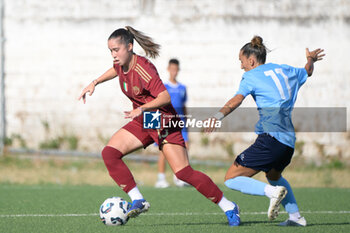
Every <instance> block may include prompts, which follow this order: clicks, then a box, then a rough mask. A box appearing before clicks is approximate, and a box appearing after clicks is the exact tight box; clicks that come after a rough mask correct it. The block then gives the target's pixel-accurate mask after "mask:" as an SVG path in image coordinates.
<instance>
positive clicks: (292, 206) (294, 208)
mask: <svg viewBox="0 0 350 233" xmlns="http://www.w3.org/2000/svg"><path fill="white" fill-rule="evenodd" d="M268 181H269V183H270V184H271V185H273V186H276V185H279V186H284V187H286V189H287V191H288V193H287V195H286V197H285V198H284V199H283V200H282V202H281V204H282V205H283V207H284V209H285V210H286V211H287V212H288V213H289V214H293V213H296V212H299V208H298V205H297V202H296V200H295V197H294V194H293V190H292V188H291V187H290V185H289V183H288V181H287V180H286V179H284V178H283V177H282V176H281V178H279V180H277V181H273V180H269V179H268Z"/></svg>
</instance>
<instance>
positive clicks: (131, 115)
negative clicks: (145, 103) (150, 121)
mask: <svg viewBox="0 0 350 233" xmlns="http://www.w3.org/2000/svg"><path fill="white" fill-rule="evenodd" d="M124 114H125V117H124V118H125V119H128V118H131V119H134V118H135V117H138V116H140V115H141V114H142V109H141V108H135V109H133V110H132V111H124Z"/></svg>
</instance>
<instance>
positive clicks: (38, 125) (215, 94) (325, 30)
mask: <svg viewBox="0 0 350 233" xmlns="http://www.w3.org/2000/svg"><path fill="white" fill-rule="evenodd" d="M4 4H5V17H4V26H5V28H4V34H5V38H6V43H5V73H6V74H5V75H6V76H5V85H6V92H5V95H6V120H7V126H6V127H7V136H8V137H13V143H14V144H13V146H15V147H16V146H17V147H18V146H20V144H21V142H22V144H23V142H25V143H24V144H26V146H28V147H30V148H37V147H38V146H39V144H40V143H42V142H44V141H47V140H49V139H55V138H59V137H69V136H72V137H76V138H77V139H78V140H79V147H78V149H79V150H87V151H99V150H101V148H102V147H103V145H104V143H105V141H106V140H107V139H108V138H109V137H110V136H111V135H112V134H113V133H114V132H115V131H116V130H117V129H118V128H120V127H121V126H123V125H124V124H125V123H126V122H127V120H125V119H124V118H123V111H125V110H129V109H130V108H131V104H130V103H129V101H128V100H127V98H126V97H125V96H123V95H122V93H121V91H120V89H119V86H118V83H117V82H116V80H113V81H110V82H109V83H107V84H103V85H101V86H98V87H97V89H96V92H95V93H94V95H93V97H91V98H88V100H87V104H86V105H84V104H82V103H81V102H78V101H77V97H78V96H79V94H80V92H81V90H82V89H83V88H84V87H85V86H86V85H87V84H89V82H91V81H92V80H93V79H95V78H97V77H98V76H99V75H100V74H101V73H102V72H104V71H105V70H106V69H108V68H109V67H110V66H111V65H112V59H111V56H110V54H109V51H108V49H107V43H106V39H107V37H108V36H109V34H110V33H111V32H112V31H113V30H115V29H117V28H120V27H123V26H125V25H132V26H134V27H135V28H136V29H139V30H141V31H144V32H146V33H147V34H149V35H150V36H152V37H153V38H154V39H155V40H156V42H158V43H160V44H161V45H162V50H161V56H160V58H158V59H156V60H153V62H154V63H155V65H156V66H157V68H158V71H159V73H160V75H161V78H162V79H163V80H166V79H167V71H166V66H167V61H168V60H169V59H170V58H172V57H177V58H178V59H180V62H181V72H180V74H179V81H180V82H182V83H184V84H185V85H187V87H188V96H189V99H188V103H187V105H188V106H189V107H191V106H192V107H194V106H195V107H219V106H222V105H223V104H224V103H225V102H226V101H227V100H228V99H229V98H231V97H232V96H233V95H234V93H235V92H236V90H237V88H238V84H239V81H240V78H241V75H242V74H243V71H242V70H241V69H240V62H239V60H238V52H239V49H240V48H241V47H242V45H244V44H245V43H246V42H249V41H250V39H251V38H252V37H253V36H254V35H260V36H262V37H263V38H264V41H265V43H266V45H267V47H268V48H270V49H271V50H272V52H271V53H269V54H268V60H267V62H276V63H286V64H290V65H293V66H298V67H301V66H303V65H304V64H305V48H306V47H309V48H310V49H315V48H318V47H321V48H324V49H325V51H326V54H327V56H326V58H325V59H324V61H321V62H319V63H316V65H315V66H316V71H315V73H314V76H313V77H312V78H311V79H310V80H309V81H308V82H307V83H306V84H305V85H304V86H303V88H302V89H301V91H300V94H299V97H298V101H297V104H296V106H301V107H346V108H347V115H348V116H349V109H350V108H349V107H350V104H349V101H348V100H349V99H350V91H349V87H350V81H349V77H350V66H349V65H347V63H348V62H347V60H348V55H349V52H350V42H349V38H350V2H349V1H344V0H324V1H318V0H312V1H303V0H297V1H295V0H283V1H269V0H253V1H243V0H237V1H230V0H217V1H212V0H201V1H200V0H197V1H195V0H192V1H191V0H128V1H121V0H120V1H110V0H100V1H94V0H76V1H70V0H59V1H58V0H52V1H41V0H5V1H4ZM136 52H137V53H139V54H141V55H142V54H143V51H142V50H141V49H140V48H139V47H136ZM243 106H246V107H251V106H254V102H253V101H252V99H251V98H249V99H248V100H246V101H245V103H244V105H243ZM325 124H326V122H325ZM347 125H349V117H347ZM347 129H348V132H343V133H300V134H298V135H297V136H298V142H299V144H298V145H299V146H302V153H301V154H303V155H305V156H307V157H308V158H310V159H312V160H316V161H317V160H318V159H319V158H320V156H321V157H322V156H323V157H327V156H338V157H342V158H350V143H349V142H350V134H349V127H347ZM18 135H19V136H18ZM19 138H20V139H19ZM254 138H255V135H254V133H234V134H232V133H230V134H219V133H217V134H213V135H210V136H209V138H207V136H205V135H202V134H200V133H193V134H191V136H190V139H191V140H192V142H193V143H192V146H191V154H194V155H200V156H212V155H217V154H220V155H221V156H223V157H225V156H228V155H232V154H237V153H239V152H240V151H241V150H242V149H244V148H245V147H246V146H248V145H249V144H250V143H251V142H252V141H253V140H254Z"/></svg>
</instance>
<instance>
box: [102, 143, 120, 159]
mask: <svg viewBox="0 0 350 233" xmlns="http://www.w3.org/2000/svg"><path fill="white" fill-rule="evenodd" d="M101 154H102V158H103V160H113V159H121V158H122V157H123V154H122V153H121V152H120V151H119V150H117V149H115V148H114V147H111V146H105V147H104V148H103V150H102V153H101Z"/></svg>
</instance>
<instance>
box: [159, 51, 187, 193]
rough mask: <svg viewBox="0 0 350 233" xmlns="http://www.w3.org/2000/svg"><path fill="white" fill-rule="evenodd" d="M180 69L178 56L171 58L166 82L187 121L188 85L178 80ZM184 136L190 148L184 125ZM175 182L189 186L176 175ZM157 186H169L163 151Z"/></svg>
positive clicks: (160, 157)
mask: <svg viewBox="0 0 350 233" xmlns="http://www.w3.org/2000/svg"><path fill="white" fill-rule="evenodd" d="M179 70H180V62H179V60H178V59H176V58H172V59H170V60H169V64H168V72H169V82H168V83H164V85H165V87H166V89H167V91H168V93H169V95H170V98H171V104H172V105H173V107H174V108H175V110H176V112H177V114H178V116H179V118H181V120H182V121H186V101H187V91H186V86H185V85H183V84H182V83H180V82H178V81H177V79H176V78H177V75H178V73H179ZM181 134H182V137H183V138H184V140H185V145H186V148H187V150H188V131H187V128H186V127H184V128H183V129H182V130H181ZM173 181H174V184H175V185H176V186H178V187H184V186H188V184H187V183H186V182H184V181H182V180H179V179H177V177H176V176H174V178H173ZM155 187H156V188H167V187H169V183H168V182H167V181H166V179H165V158H164V155H163V153H162V151H160V152H159V157H158V179H157V182H156V184H155Z"/></svg>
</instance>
